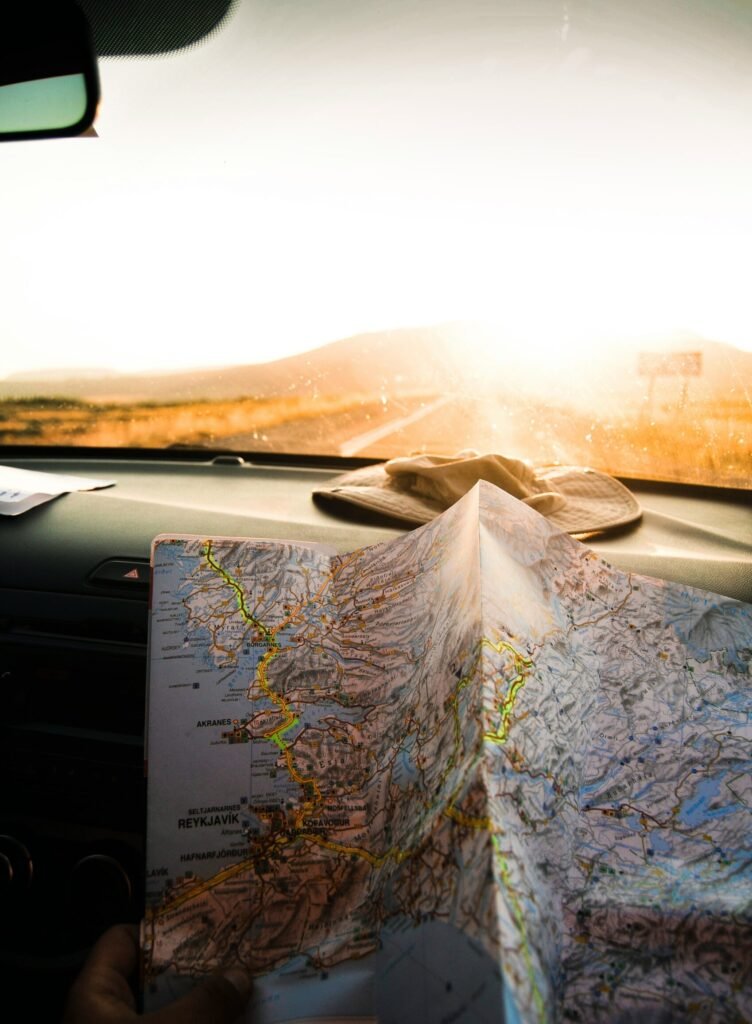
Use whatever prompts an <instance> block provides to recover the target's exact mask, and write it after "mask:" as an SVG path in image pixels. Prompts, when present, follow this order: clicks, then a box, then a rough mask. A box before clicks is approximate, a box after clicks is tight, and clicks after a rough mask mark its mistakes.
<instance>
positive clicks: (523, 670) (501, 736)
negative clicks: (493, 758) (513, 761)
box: [481, 637, 533, 743]
mask: <svg viewBox="0 0 752 1024" xmlns="http://www.w3.org/2000/svg"><path fill="white" fill-rule="evenodd" d="M483 646H486V647H490V648H491V650H493V651H495V652H496V653H497V654H501V652H502V651H509V653H510V654H511V655H512V657H513V658H514V667H515V669H516V671H517V675H516V676H515V677H514V679H512V681H511V682H510V684H509V692H508V693H507V695H506V697H504V698H503V700H501V701H499V704H498V708H499V711H500V712H501V719H500V721H499V726H498V728H497V729H496V731H495V732H487V733H484V737H485V739H487V740H491V742H492V743H506V740H507V737H508V736H509V727H510V725H511V720H512V711H513V709H514V705H515V702H516V700H517V697H518V696H519V693H520V690H521V689H522V687H523V686H524V685H525V683H526V682H527V677H528V675H529V673H530V669H531V668H532V667H533V662H532V660H531V659H530V658H526V657H525V655H524V654H520V652H519V651H517V650H515V648H514V647H512V645H511V644H510V643H507V642H506V640H499V641H498V643H494V642H493V640H488V639H487V638H486V637H483V639H482V640H481V647H483Z"/></svg>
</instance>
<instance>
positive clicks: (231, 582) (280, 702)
mask: <svg viewBox="0 0 752 1024" xmlns="http://www.w3.org/2000/svg"><path fill="white" fill-rule="evenodd" d="M206 560H207V562H208V563H209V565H210V566H211V568H212V569H214V571H215V572H218V573H219V575H220V576H221V577H222V579H223V580H224V581H225V582H226V583H227V584H228V586H230V587H231V588H232V589H233V590H234V591H235V596H236V599H237V602H238V610H239V611H240V614H241V616H242V617H243V619H244V621H245V622H248V623H250V624H251V625H253V626H255V627H256V628H257V629H258V630H259V631H260V632H261V635H262V636H263V638H264V640H265V641H266V642H267V643H268V644H269V650H268V651H267V652H266V654H265V655H264V656H263V658H262V659H261V661H260V662H259V663H258V666H257V668H256V678H257V679H258V683H259V686H260V687H261V689H262V690H263V691H264V693H265V694H266V696H267V697H268V698H269V700H270V701H271V702H272V703H273V704H274V705H275V706H276V707H278V708H279V709H280V711H281V713H282V714H283V715H284V718H285V721H284V722H283V723H282V725H281V726H280V727H279V728H278V729H275V730H274V732H273V733H271V734H269V735H268V736H267V737H266V738H267V739H270V740H271V741H272V742H273V743H276V745H277V746H278V747H279V748H280V750H281V751H282V753H283V755H284V758H285V763H286V764H287V770H288V771H289V773H290V776H291V777H292V779H293V780H294V781H295V782H296V783H297V784H298V785H299V786H302V787H303V788H305V787H306V786H310V787H311V788H312V789H313V791H314V794H315V798H314V800H313V801H306V802H305V803H304V805H303V808H302V809H301V811H300V812H299V814H298V816H297V819H296V825H299V823H300V821H302V820H303V819H304V818H305V817H306V816H307V814H309V813H310V812H311V810H312V809H313V808H314V807H315V806H316V804H318V803H321V801H322V796H321V790H320V789H319V785H318V783H317V782H316V779H315V778H310V779H306V778H303V776H302V775H300V773H299V772H298V771H297V769H296V768H295V765H294V763H293V759H292V754H291V753H290V748H289V746H288V745H287V744H285V745H284V746H283V745H282V743H281V741H279V740H278V737H279V735H280V734H281V733H283V732H286V731H287V730H288V729H291V728H292V727H293V726H294V725H296V724H297V723H298V721H299V719H298V718H297V716H296V715H295V714H294V712H292V711H291V710H290V708H289V705H288V704H287V702H286V701H285V699H284V697H282V696H281V695H280V694H278V693H275V692H274V690H272V688H271V686H270V685H269V680H268V676H267V668H268V666H269V665H270V664H271V662H272V661H273V660H274V659H275V658H276V657H277V655H278V654H279V652H280V646H279V641H278V640H277V638H276V636H275V633H274V630H272V629H270V628H269V627H268V626H265V625H264V623H263V622H261V621H260V619H257V618H256V617H255V616H254V615H253V614H252V613H251V612H249V611H248V608H247V607H246V603H245V595H244V594H243V588H242V587H241V586H240V584H239V583H238V581H237V580H236V579H235V578H234V577H233V576H232V575H231V574H230V573H229V572H227V570H226V569H224V568H223V567H222V566H221V565H220V564H219V562H217V560H216V559H215V558H214V557H213V555H212V542H211V541H207V543H206Z"/></svg>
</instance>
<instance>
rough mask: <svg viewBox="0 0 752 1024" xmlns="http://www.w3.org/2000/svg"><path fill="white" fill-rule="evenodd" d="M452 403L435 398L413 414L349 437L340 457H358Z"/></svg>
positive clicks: (341, 448) (444, 399)
mask: <svg viewBox="0 0 752 1024" xmlns="http://www.w3.org/2000/svg"><path fill="white" fill-rule="evenodd" d="M451 401H452V399H451V398H449V397H446V396H445V397H443V398H437V399H436V401H435V402H429V403H428V404H427V405H423V406H421V408H420V409H417V410H416V411H415V412H412V413H410V414H409V416H400V417H398V418H397V419H393V420H389V421H387V422H386V423H381V424H380V425H379V426H378V427H374V428H373V429H372V430H367V431H366V432H365V433H364V434H356V436H355V437H351V438H350V439H349V440H348V441H345V442H344V444H341V445H340V446H339V453H340V455H344V456H345V457H346V458H347V457H349V456H351V455H359V454H360V453H362V452H364V451H366V450H367V449H368V448H371V447H373V446H374V445H376V444H377V443H378V442H379V441H381V440H383V439H384V438H386V437H391V436H392V435H393V434H399V433H401V432H402V431H404V430H405V429H406V428H407V427H409V426H412V425H413V424H415V423H419V422H420V421H421V420H423V419H425V418H426V417H427V416H431V415H433V413H435V412H438V410H439V409H443V408H444V406H445V405H448V404H449V403H450V402H451Z"/></svg>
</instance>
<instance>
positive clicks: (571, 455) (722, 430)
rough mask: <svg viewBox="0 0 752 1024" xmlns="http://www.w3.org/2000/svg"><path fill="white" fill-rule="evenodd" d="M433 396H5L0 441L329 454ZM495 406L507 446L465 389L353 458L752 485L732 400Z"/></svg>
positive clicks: (748, 451)
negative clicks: (510, 429)
mask: <svg viewBox="0 0 752 1024" xmlns="http://www.w3.org/2000/svg"><path fill="white" fill-rule="evenodd" d="M435 398H436V396H435V395H433V396H425V395H424V396H416V395H411V396H406V397H404V398H402V399H398V400H394V399H392V400H391V401H390V402H388V403H385V401H384V399H383V398H379V397H374V396H372V395H371V396H364V395H353V396H349V397H346V398H343V397H341V396H338V397H332V396H329V397H327V396H321V397H318V398H315V399H312V398H310V397H305V396H292V397H287V398H264V399H262V398H242V399H238V400H236V401H229V400H217V401H210V400H198V401H192V402H132V403H128V402H125V403H117V402H96V403H95V402H85V401H80V400H75V399H66V398H58V399H55V398H33V397H32V398H24V399H8V400H5V401H4V402H2V403H0V443H2V444H5V445H13V444H24V445H27V444H33V445H37V444H39V445H80V446H96V447H149V448H161V447H166V446H168V445H194V446H208V447H214V448H221V447H228V448H236V449H238V450H241V451H246V452H250V451H254V450H255V451H287V452H299V453H303V452H305V453H318V454H338V452H339V446H340V445H341V444H343V443H344V442H345V441H347V440H348V439H349V438H352V437H354V436H357V435H358V434H361V433H363V432H367V431H369V430H371V429H372V428H373V426H374V425H377V426H378V425H380V424H382V425H383V424H387V425H388V424H389V423H390V422H391V421H395V422H397V421H398V420H399V419H400V418H401V417H404V416H405V415H406V414H407V415H410V414H412V413H414V412H415V410H416V409H419V408H420V406H421V405H422V404H423V403H426V404H427V403H430V402H431V401H433V400H435ZM499 411H500V412H502V413H503V414H504V415H507V417H508V418H509V421H510V422H512V423H513V426H514V428H515V434H516V438H517V444H516V449H515V450H510V449H509V447H508V445H506V444H505V437H508V436H509V435H505V434H504V432H503V430H497V431H496V432H495V433H494V431H492V430H490V426H489V422H487V421H488V420H489V413H488V408H487V407H486V408H484V409H483V410H481V408H480V407H479V406H477V405H473V403H472V401H469V400H468V397H467V396H465V397H464V398H462V397H460V396H458V397H457V399H456V401H455V402H453V403H452V404H450V405H449V406H448V407H445V408H444V409H442V411H441V413H440V414H437V415H435V416H434V417H433V418H432V419H431V418H426V419H425V420H419V421H417V422H414V423H413V424H412V425H411V426H410V428H409V429H407V430H395V431H394V433H392V434H391V435H390V434H389V433H388V432H387V433H386V434H385V435H384V437H383V438H381V439H379V440H378V441H376V442H375V443H373V444H372V445H370V446H369V447H368V448H367V449H364V450H363V451H362V452H359V454H363V455H368V456H371V457H374V458H379V457H382V458H389V457H392V456H394V455H400V454H405V453H406V452H409V451H416V450H421V449H422V450H427V449H428V450H441V451H444V452H455V451H457V450H459V449H460V448H464V447H468V446H474V447H476V448H480V449H486V450H488V449H493V450H497V451H501V452H502V453H503V454H515V455H524V457H526V458H528V459H530V460H532V461H534V462H538V463H555V462H557V463H571V464H579V465H590V466H594V467H597V468H600V469H604V470H606V471H608V472H612V473H615V474H618V475H621V476H630V477H641V478H644V479H664V480H681V481H684V482H697V483H707V484H715V485H720V486H736V487H750V486H751V485H752V408H750V406H749V405H748V404H747V403H746V402H744V401H740V400H738V399H736V400H730V399H729V400H719V401H716V402H712V403H710V402H706V403H695V404H688V405H687V406H686V407H685V408H683V409H679V408H673V409H672V408H670V407H661V408H660V409H657V410H656V412H655V415H654V418H653V419H652V420H649V419H648V416H647V414H646V412H645V410H644V409H642V410H638V411H636V412H633V413H631V414H630V413H628V412H627V413H621V414H619V415H613V416H611V417H607V416H601V417H599V418H598V419H596V418H594V417H593V416H592V415H590V414H587V413H581V412H579V411H578V410H576V409H572V408H567V407H564V406H562V407H553V406H550V405H546V404H543V403H537V404H532V403H528V404H526V405H525V406H524V407H520V406H518V407H517V408H516V409H515V410H509V409H506V410H503V409H501V407H499ZM493 426H494V428H495V427H496V425H495V424H494V425H493Z"/></svg>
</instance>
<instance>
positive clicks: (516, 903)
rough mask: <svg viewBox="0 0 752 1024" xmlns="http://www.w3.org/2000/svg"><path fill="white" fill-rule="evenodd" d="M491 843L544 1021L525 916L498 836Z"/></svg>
mask: <svg viewBox="0 0 752 1024" xmlns="http://www.w3.org/2000/svg"><path fill="white" fill-rule="evenodd" d="M491 842H492V843H493V845H494V849H495V851H496V859H497V861H498V864H499V871H500V873H501V880H502V882H503V883H504V887H505V888H506V891H507V894H508V896H509V901H510V903H511V904H512V911H513V915H512V916H513V918H514V923H515V926H516V928H517V932H518V934H519V936H520V949H521V951H522V959H523V960H524V961H525V968H526V970H527V977H528V981H529V982H530V988H531V991H532V995H533V1004H534V1006H535V1010H536V1014H537V1017H538V1020H539V1021H545V1020H546V1003H545V1000H544V998H543V993H542V992H541V990H540V987H539V986H538V981H537V979H536V977H535V965H534V964H533V957H532V954H531V952H530V944H529V942H528V938H527V928H526V927H525V915H524V914H523V912H522V906H521V905H520V900H519V897H518V896H517V893H516V892H515V891H514V889H513V888H512V879H511V876H510V872H509V864H508V863H507V859H506V857H505V856H504V853H503V851H502V849H501V844H500V843H499V839H498V836H495V835H492V836H491Z"/></svg>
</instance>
